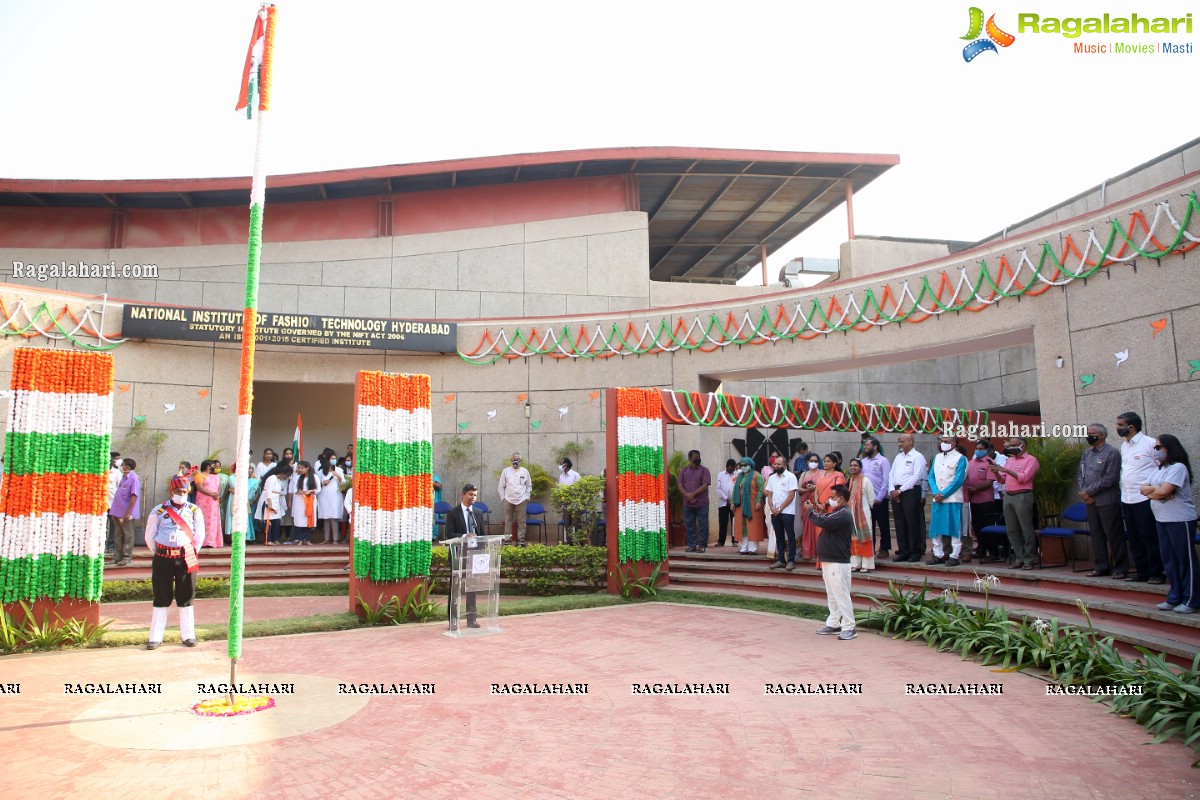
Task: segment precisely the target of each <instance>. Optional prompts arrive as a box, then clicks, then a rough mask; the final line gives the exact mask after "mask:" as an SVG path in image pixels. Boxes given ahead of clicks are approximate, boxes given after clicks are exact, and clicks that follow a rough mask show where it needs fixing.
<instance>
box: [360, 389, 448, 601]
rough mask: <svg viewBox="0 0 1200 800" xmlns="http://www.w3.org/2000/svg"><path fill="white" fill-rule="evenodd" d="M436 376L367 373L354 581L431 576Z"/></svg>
mask: <svg viewBox="0 0 1200 800" xmlns="http://www.w3.org/2000/svg"><path fill="white" fill-rule="evenodd" d="M430 396H431V391H430V380H429V376H428V375H388V374H385V373H382V372H360V373H359V376H358V396H357V398H356V402H357V405H358V429H357V432H356V433H355V442H354V455H355V462H354V574H355V575H356V576H357V577H359V578H366V579H369V580H373V581H389V582H390V581H399V580H404V579H405V578H412V577H419V576H424V575H428V574H429V562H430V558H431V555H432V550H433V414H432V412H431V411H430Z"/></svg>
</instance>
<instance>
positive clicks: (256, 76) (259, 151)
mask: <svg viewBox="0 0 1200 800" xmlns="http://www.w3.org/2000/svg"><path fill="white" fill-rule="evenodd" d="M274 48H275V6H273V5H268V4H265V3H264V4H263V6H262V7H261V8H260V9H259V10H258V16H257V17H255V19H254V33H253V34H251V36H250V50H249V52H248V53H247V54H246V65H245V69H243V70H242V91H241V96H240V97H239V98H238V105H237V108H238V109H239V110H240V109H242V108H245V109H246V115H247V117H251V116H254V114H252V109H253V108H254V106H255V102H254V96H255V95H257V97H258V103H257V105H258V111H259V114H258V115H257V117H258V131H257V134H256V139H255V145H254V175H253V177H252V178H251V179H250V233H249V236H248V238H247V242H246V303H245V309H244V311H243V312H242V362H241V373H240V374H241V379H240V383H239V385H238V422H237V444H236V449H235V451H234V452H235V453H237V464H238V471H237V474H236V475H235V476H234V484H233V507H234V508H235V509H245V508H246V506H247V501H248V491H247V490H248V488H249V483H248V472H249V470H250V421H251V411H252V410H253V406H254V338H255V334H256V321H257V315H258V269H259V263H260V261H261V256H262V232H263V206H264V205H266V197H267V177H266V171H265V169H264V168H263V161H262V156H263V128H264V124H263V123H264V121H265V120H266V117H267V115H266V114H265V113H263V112H265V111H267V110H268V109H269V108H270V107H271V65H272V60H273V54H274ZM297 435H298V434H297ZM230 536H231V539H232V544H233V552H232V554H231V556H230V559H229V639H228V642H227V651H228V653H229V684H230V686H236V685H237V662H238V658H239V657H240V656H241V654H242V611H243V606H244V602H243V594H242V592H243V588H244V587H243V584H244V583H245V572H246V514H244V513H236V514H234V515H233V531H232V532H231V533H230ZM229 703H230V705H232V704H233V695H232V694H230V696H229Z"/></svg>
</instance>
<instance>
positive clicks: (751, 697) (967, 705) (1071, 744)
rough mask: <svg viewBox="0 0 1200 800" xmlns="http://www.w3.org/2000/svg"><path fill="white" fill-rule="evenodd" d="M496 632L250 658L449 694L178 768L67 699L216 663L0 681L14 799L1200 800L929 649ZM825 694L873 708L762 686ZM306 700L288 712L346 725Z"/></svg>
mask: <svg viewBox="0 0 1200 800" xmlns="http://www.w3.org/2000/svg"><path fill="white" fill-rule="evenodd" d="M314 599H315V598H314ZM502 625H503V627H504V632H503V634H501V635H499V636H491V637H484V638H478V639H462V640H455V639H450V638H447V637H445V636H442V635H441V632H442V628H443V626H442V625H441V624H429V625H408V626H401V627H388V628H375V629H360V630H354V631H345V632H339V633H326V634H311V635H305V636H292V637H278V638H273V639H254V640H247V642H246V646H245V658H244V662H243V665H242V669H241V676H242V678H243V680H251V679H253V676H254V675H255V674H262V675H266V674H304V673H307V674H309V675H316V674H319V675H320V676H324V677H325V678H329V679H332V680H334V681H337V682H382V683H392V682H436V686H437V693H436V694H435V695H432V696H412V695H408V696H406V695H398V696H381V697H373V698H371V699H370V700H369V702H368V703H367V704H366V706H365V707H364V708H363V709H362V710H359V711H357V713H350V712H352V709H351V708H347V714H346V715H345V716H346V718H345V719H344V720H342V721H340V722H335V723H332V724H328V725H326V727H322V728H319V729H316V730H312V729H311V728H310V729H309V732H308V733H304V734H302V735H299V736H291V737H287V736H286V734H287V731H284V730H275V731H274V736H275V737H276V738H274V740H273V741H263V742H261V743H259V744H254V745H251V746H226V747H218V748H214V749H196V750H193V751H182V752H181V751H173V752H169V753H156V752H147V751H145V750H131V749H121V748H120V744H121V742H120V741H113V742H112V743H111V744H112V746H111V747H105V746H103V745H99V744H94V743H92V742H90V741H84V740H82V739H78V738H75V737H74V736H73V735H72V734H71V732H70V729H71V726H70V725H69V723H70V722H71V720H73V719H74V718H75V717H77V716H79V715H81V714H84V713H94V710H95V708H96V706H98V705H100V704H101V702H103V701H105V700H106V699H107V700H108V702H109V703H111V698H102V697H86V696H85V697H79V696H64V694H63V683H64V682H81V681H116V680H123V681H131V680H138V681H162V682H164V683H167V682H180V681H220V680H222V679H223V678H224V677H226V676H227V675H228V665H227V661H226V659H225V658H224V643H223V642H213V643H202V644H201V645H200V647H198V648H196V649H194V650H188V649H185V648H183V647H181V646H179V645H168V646H165V647H163V648H161V649H159V650H157V651H155V652H147V651H145V650H138V649H133V648H124V649H116V650H92V651H80V652H68V653H53V654H31V655H26V656H12V657H6V658H4V659H0V670H3V680H4V681H6V682H17V681H19V682H20V684H21V694H19V695H0V704H2V705H0V708H3V715H2V717H0V749H2V751H3V752H4V753H5V754H6V756H7V759H6V761H7V763H6V765H5V769H4V770H3V771H0V796H3V797H6V798H7V797H12V798H22V799H24V798H56V799H57V798H61V797H68V796H78V797H88V798H110V797H166V796H180V795H181V793H182V794H183V795H186V796H207V797H216V796H219V795H218V793H220V795H223V796H225V797H251V796H252V797H255V798H258V799H260V800H261V799H262V798H285V797H286V798H307V797H313V798H332V797H351V796H352V797H356V798H393V797H397V796H402V795H414V796H419V797H423V798H454V799H455V800H461V798H472V800H500V799H501V798H520V800H541V798H570V800H593V798H594V799H595V800H601V799H602V798H603V799H604V800H608V799H609V798H613V797H621V796H631V795H636V796H642V797H648V798H672V799H674V798H721V799H722V800H726V799H727V798H738V797H745V798H753V797H767V798H770V799H771V800H787V799H790V798H810V797H811V798H814V800H815V799H817V798H820V800H850V799H851V798H855V799H857V798H922V799H927V800H932V799H933V798H948V797H951V798H987V799H988V800H992V799H993V798H995V799H997V800H998V799H999V798H1054V799H1055V800H1061V799H1064V798H1065V799H1068V800H1070V799H1073V798H1089V799H1096V798H1112V799H1113V800H1116V799H1117V798H1120V800H1136V799H1137V798H1143V797H1144V798H1153V800H1169V799H1171V798H1187V797H1197V796H1200V770H1194V769H1191V768H1190V767H1189V764H1190V763H1191V760H1192V759H1193V758H1194V753H1192V751H1190V750H1187V749H1185V748H1184V747H1183V746H1181V745H1179V744H1178V743H1167V744H1163V745H1156V746H1152V747H1146V746H1143V745H1144V744H1145V743H1146V742H1148V741H1149V739H1150V737H1149V736H1148V735H1147V734H1146V733H1145V731H1144V730H1143V729H1142V728H1141V727H1139V726H1138V725H1136V724H1135V723H1133V722H1132V721H1130V720H1126V719H1119V718H1116V717H1114V716H1112V715H1110V714H1108V713H1106V711H1105V709H1104V708H1103V707H1102V706H1100V705H1098V704H1094V703H1090V702H1088V701H1086V700H1083V699H1081V698H1059V697H1047V696H1046V694H1045V684H1044V683H1043V682H1042V681H1040V680H1038V679H1036V678H1033V677H1030V676H1026V675H1021V674H1013V673H999V672H993V671H992V670H990V669H988V668H985V667H981V666H979V665H977V664H974V663H970V662H963V661H961V660H959V659H958V658H956V657H955V656H953V655H948V654H944V653H936V652H934V651H933V650H931V649H929V648H927V647H924V646H922V645H920V644H915V643H910V642H896V641H892V640H891V639H888V638H884V637H882V636H878V635H874V634H870V633H866V632H864V633H862V634H860V636H859V638H858V639H856V640H854V641H849V642H843V641H838V640H837V639H836V638H833V637H818V636H814V635H813V631H814V629H815V628H816V627H817V623H814V622H811V621H808V620H799V619H793V618H787V617H780V616H776V615H768V614H758V613H753V612H744V611H732V610H725V609H710V608H701V607H694V606H672V605H667V604H657V603H656V604H646V605H636V606H619V607H614V608H604V609H594V610H587V611H573V612H563V613H556V614H545V615H533V616H519V617H509V618H505V619H503V620H502ZM314 665H320V666H319V667H315V666H314ZM827 681H838V682H845V683H862V692H863V693H862V695H859V696H824V697H812V696H808V697H804V696H768V695H764V688H763V687H764V684H766V683H807V682H827ZM673 682H688V683H694V682H700V683H705V684H719V683H728V684H729V685H730V690H729V694H728V695H716V696H635V695H633V694H632V692H631V684H634V683H638V684H645V683H673ZM915 682H924V683H929V682H937V683H954V684H958V683H970V684H996V683H998V684H1002V685H1003V694H1002V695H1000V696H966V697H921V696H906V695H905V684H906V683H915ZM493 683H497V684H505V683H522V684H523V683H537V684H543V683H569V684H576V683H587V684H588V694H586V695H574V696H573V695H551V696H542V695H534V696H511V695H507V696H505V695H493V694H491V684H493ZM297 685H298V686H303V684H297ZM311 685H312V686H314V687H315V686H318V685H322V684H320V683H319V682H318V681H315V680H314V681H313V682H312V683H311ZM324 685H326V686H327V685H328V684H324ZM310 694H311V695H312V696H309V697H305V696H303V695H298V696H297V697H296V698H294V699H289V700H288V701H287V702H289V703H293V704H294V703H311V704H312V705H313V706H314V709H316V708H317V707H320V708H323V709H327V708H328V706H329V704H330V703H331V702H332V703H336V702H339V701H337V700H336V697H334V698H332V699H331V698H330V697H329V696H326V694H324V693H321V691H320V690H318V689H315V688H314V689H312V690H311V691H310ZM281 699H282V698H281ZM108 707H111V705H109V706H108ZM134 708H135V705H134V704H133V703H131V704H130V713H135V712H134ZM271 713H272V712H271V711H267V712H264V714H271ZM314 713H315V711H314ZM265 719H266V718H265V717H264V720H265ZM276 725H277V726H279V727H282V726H281V725H280V723H276ZM280 736H283V737H284V738H278V737H280Z"/></svg>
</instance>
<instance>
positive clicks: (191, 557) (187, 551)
mask: <svg viewBox="0 0 1200 800" xmlns="http://www.w3.org/2000/svg"><path fill="white" fill-rule="evenodd" d="M163 510H164V511H166V512H167V516H168V517H170V518H171V520H172V521H173V522H174V523H175V524H176V525H178V526H179V529H180V530H181V531H183V532H184V533H185V534H187V539H188V543H187V545H186V546H184V547H183V562H184V563H185V564H187V571H188V572H198V571H199V570H200V559H198V558H197V557H196V535H195V534H194V533H192V528H191V526H190V525H188V524H187V523H186V522H184V521H183V517H181V516H179V513H178V512H177V511H176V510H175V509H174V508H172V507H171V503H170V502H167V503H163Z"/></svg>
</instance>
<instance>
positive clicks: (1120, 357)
mask: <svg viewBox="0 0 1200 800" xmlns="http://www.w3.org/2000/svg"><path fill="white" fill-rule="evenodd" d="M1113 355H1114V356H1116V357H1117V366H1118V367H1119V366H1121V365H1122V364H1124V363H1125V362H1126V361H1128V360H1129V348H1128V347H1126V348H1125V349H1124V350H1122V351H1121V352H1119V353H1113Z"/></svg>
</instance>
